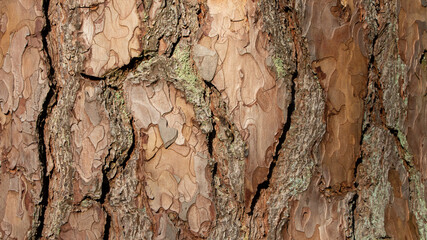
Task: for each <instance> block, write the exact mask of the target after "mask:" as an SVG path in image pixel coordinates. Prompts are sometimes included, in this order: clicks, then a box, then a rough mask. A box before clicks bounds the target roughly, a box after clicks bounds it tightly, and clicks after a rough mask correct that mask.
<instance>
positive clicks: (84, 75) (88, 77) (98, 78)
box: [80, 73, 105, 81]
mask: <svg viewBox="0 0 427 240" xmlns="http://www.w3.org/2000/svg"><path fill="white" fill-rule="evenodd" d="M80 75H81V76H82V77H83V78H87V79H89V80H92V81H101V80H105V77H97V76H92V75H88V74H85V73H80Z"/></svg>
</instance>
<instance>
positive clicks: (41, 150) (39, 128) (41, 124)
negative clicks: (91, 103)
mask: <svg viewBox="0 0 427 240" xmlns="http://www.w3.org/2000/svg"><path fill="white" fill-rule="evenodd" d="M42 10H43V14H44V18H45V21H46V22H45V26H44V27H43V29H42V30H41V37H42V46H43V51H44V52H45V55H46V61H47V65H48V66H47V68H48V72H47V79H48V85H49V91H48V93H47V95H46V98H45V100H44V102H43V105H42V109H41V112H40V114H39V115H38V117H37V122H36V133H37V137H38V139H37V140H38V154H39V160H40V168H41V186H42V189H41V193H40V194H41V201H40V203H39V204H38V206H37V208H36V210H35V211H36V214H38V219H36V220H34V221H33V224H34V225H37V227H36V229H35V232H33V233H32V234H31V239H40V238H41V237H42V234H43V227H44V219H45V213H46V208H47V205H48V200H49V182H50V177H49V175H48V172H47V152H46V144H45V141H44V137H45V134H44V130H45V126H46V119H47V118H48V116H49V113H50V110H51V109H52V107H53V105H54V104H55V103H56V101H54V102H52V101H53V100H54V99H55V98H56V83H55V81H54V79H55V78H54V76H55V69H54V67H53V66H52V58H51V56H50V54H49V49H48V44H47V36H48V34H49V33H50V31H51V24H50V19H49V13H48V10H49V0H43V3H42ZM32 231H34V226H33V230H32Z"/></svg>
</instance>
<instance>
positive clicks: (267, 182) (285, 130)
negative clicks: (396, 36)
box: [248, 56, 298, 216]
mask: <svg viewBox="0 0 427 240" xmlns="http://www.w3.org/2000/svg"><path fill="white" fill-rule="evenodd" d="M295 58H296V59H298V57H297V56H296V57H295ZM296 69H298V61H297V65H296ZM297 77H298V70H296V71H295V72H294V73H293V74H292V80H291V102H290V103H289V105H288V114H287V117H286V123H285V124H284V125H283V130H282V135H281V136H280V138H279V142H278V144H277V146H276V150H275V153H274V155H273V161H272V162H271V164H270V167H269V169H268V174H267V179H266V180H265V181H264V182H262V183H260V184H259V185H258V188H257V191H256V193H255V195H254V197H253V198H252V202H251V207H250V212H249V213H248V214H249V216H252V215H253V212H254V208H255V206H256V204H257V202H258V200H259V198H260V196H261V191H262V190H265V189H268V188H269V187H270V180H271V177H272V175H273V171H274V168H275V167H276V163H277V159H278V158H279V155H280V152H281V149H282V145H283V143H284V142H285V141H286V137H287V134H288V132H289V130H290V129H291V122H292V114H293V112H294V110H295V82H294V81H295V79H296V78H297Z"/></svg>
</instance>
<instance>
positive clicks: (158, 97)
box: [124, 80, 214, 235]
mask: <svg viewBox="0 0 427 240" xmlns="http://www.w3.org/2000/svg"><path fill="white" fill-rule="evenodd" d="M124 90H125V92H127V93H128V95H127V97H126V102H127V103H128V106H129V108H130V112H131V114H132V115H133V116H134V120H135V127H136V131H137V132H138V133H139V134H140V135H141V136H142V140H141V141H142V149H141V151H142V152H143V155H142V156H143V157H142V159H141V160H143V161H145V163H144V167H143V168H144V172H145V174H144V175H145V181H146V184H147V185H146V188H145V189H146V192H147V197H148V198H149V205H150V207H151V209H152V210H153V211H154V212H155V213H157V212H159V209H160V208H161V209H162V210H164V211H168V210H170V211H172V212H176V213H177V214H178V216H179V218H180V219H181V220H183V221H188V224H189V229H190V230H191V231H192V232H194V233H200V234H202V235H204V234H206V232H207V230H209V228H210V225H211V222H212V220H213V218H214V210H213V204H212V201H211V200H210V198H211V196H210V189H209V187H208V186H209V184H208V179H207V178H206V165H207V161H208V158H207V156H208V151H207V150H208V149H207V145H206V136H205V134H203V133H202V132H201V130H200V129H199V128H198V125H197V124H195V114H194V110H193V107H192V106H191V105H190V104H188V103H187V102H186V101H185V97H184V95H183V94H182V92H180V91H177V90H176V89H175V87H174V86H173V85H171V84H170V83H167V82H165V81H164V80H160V81H158V82H156V83H149V82H142V83H140V84H132V83H125V85H124ZM166 143H167V144H166ZM162 226H164V227H166V226H167V225H164V224H162ZM159 231H160V230H159Z"/></svg>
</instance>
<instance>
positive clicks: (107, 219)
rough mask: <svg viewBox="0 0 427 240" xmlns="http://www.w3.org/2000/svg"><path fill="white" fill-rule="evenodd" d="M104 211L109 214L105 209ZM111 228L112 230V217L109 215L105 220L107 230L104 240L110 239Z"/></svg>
mask: <svg viewBox="0 0 427 240" xmlns="http://www.w3.org/2000/svg"><path fill="white" fill-rule="evenodd" d="M104 211H105V212H107V211H106V210H105V208H104ZM110 228H111V216H110V214H109V213H107V217H106V219H105V228H104V236H103V238H102V239H104V240H108V239H109V237H110Z"/></svg>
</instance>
